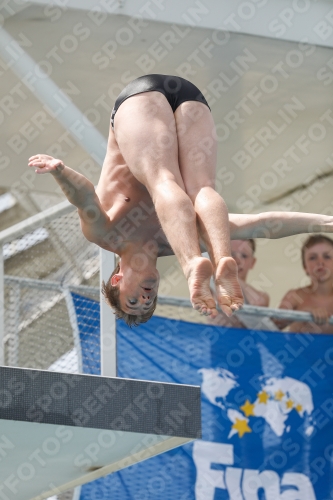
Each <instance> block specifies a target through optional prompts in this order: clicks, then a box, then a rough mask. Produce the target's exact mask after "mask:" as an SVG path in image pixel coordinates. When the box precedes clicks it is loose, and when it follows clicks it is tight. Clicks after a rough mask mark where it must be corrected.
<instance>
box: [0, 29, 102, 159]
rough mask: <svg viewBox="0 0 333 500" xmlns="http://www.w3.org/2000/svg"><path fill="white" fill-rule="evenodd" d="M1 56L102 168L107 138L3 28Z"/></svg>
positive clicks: (0, 46) (0, 39)
mask: <svg viewBox="0 0 333 500" xmlns="http://www.w3.org/2000/svg"><path fill="white" fill-rule="evenodd" d="M0 54H1V57H2V58H3V59H4V61H5V62H6V63H7V64H8V65H10V68H11V70H12V71H13V72H14V73H15V74H16V75H17V76H18V78H19V79H20V80H21V81H22V82H23V83H24V84H25V85H26V86H27V87H28V89H29V90H30V91H31V92H33V93H34V95H35V96H36V98H37V99H39V101H40V102H41V103H42V104H44V105H45V106H47V108H48V109H49V110H50V113H51V114H53V115H54V117H55V118H56V119H57V121H58V122H59V123H61V124H62V126H63V127H64V128H65V129H66V130H68V132H69V133H70V134H71V135H72V137H73V138H74V140H75V141H76V142H77V143H78V144H80V146H81V147H82V148H83V149H84V150H85V151H87V153H88V154H89V155H90V156H91V157H92V158H94V160H95V161H96V162H97V163H98V164H99V165H102V163H103V159H104V156H105V151H106V139H105V137H103V136H102V134H101V133H100V132H99V131H98V130H97V129H96V127H94V126H93V125H92V124H91V123H90V122H89V120H87V118H86V117H85V116H84V114H83V113H82V112H81V111H80V110H79V109H78V108H77V107H76V106H75V105H74V104H73V102H72V101H71V100H70V99H69V98H68V96H67V95H66V94H65V93H64V92H63V91H62V90H61V89H60V88H59V87H58V86H57V85H56V84H55V83H54V81H53V80H52V79H51V78H49V77H48V76H47V75H46V74H44V73H43V71H42V69H41V68H39V67H38V64H37V63H36V62H35V61H34V60H33V59H32V58H31V57H30V56H29V54H27V53H26V52H24V50H23V49H22V47H20V45H19V44H18V43H17V42H16V41H15V40H14V38H13V37H12V36H11V35H10V34H9V33H7V31H6V30H4V29H3V28H1V26H0ZM36 68H38V71H36Z"/></svg>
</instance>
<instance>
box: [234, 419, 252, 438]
mask: <svg viewBox="0 0 333 500" xmlns="http://www.w3.org/2000/svg"><path fill="white" fill-rule="evenodd" d="M232 429H235V430H236V431H237V432H238V437H243V436H244V434H245V433H246V432H252V430H251V429H250V427H249V426H248V425H247V421H246V420H239V419H238V418H236V422H235V423H234V424H233V426H232Z"/></svg>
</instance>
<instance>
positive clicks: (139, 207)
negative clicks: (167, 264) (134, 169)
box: [96, 128, 173, 257]
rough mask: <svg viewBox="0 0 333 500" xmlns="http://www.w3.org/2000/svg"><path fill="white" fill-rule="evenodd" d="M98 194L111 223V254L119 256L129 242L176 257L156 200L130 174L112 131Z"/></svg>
mask: <svg viewBox="0 0 333 500" xmlns="http://www.w3.org/2000/svg"><path fill="white" fill-rule="evenodd" d="M96 194H97V196H98V198H99V200H100V202H101V205H102V207H103V209H104V210H105V212H106V214H107V215H108V217H109V219H110V230H111V231H110V233H109V237H108V239H107V249H108V250H111V251H114V252H116V253H118V252H117V250H119V249H121V247H123V246H124V245H126V243H127V242H131V243H133V242H135V241H138V242H139V241H140V243H141V244H144V243H145V242H147V244H156V245H158V256H159V257H163V256H167V255H173V251H172V249H171V247H170V245H169V243H168V241H167V239H166V237H165V234H164V232H163V230H162V228H161V225H160V222H159V220H158V217H157V214H156V211H155V208H154V205H153V202H152V199H151V197H150V195H149V193H148V191H147V189H146V187H145V186H144V185H143V184H141V182H139V181H138V180H137V179H136V178H135V177H134V176H133V174H132V173H131V171H130V170H129V168H128V166H127V164H126V162H125V160H124V158H123V156H122V154H121V153H120V150H119V147H118V144H117V142H116V139H115V137H114V132H113V130H112V129H111V128H110V135H109V141H108V147H107V154H106V157H105V160H104V164H103V169H102V172H101V177H100V179H99V182H98V185H97V188H96Z"/></svg>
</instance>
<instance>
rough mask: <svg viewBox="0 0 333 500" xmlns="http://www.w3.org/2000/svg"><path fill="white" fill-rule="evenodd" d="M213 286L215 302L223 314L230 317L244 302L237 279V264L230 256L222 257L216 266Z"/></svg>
mask: <svg viewBox="0 0 333 500" xmlns="http://www.w3.org/2000/svg"><path fill="white" fill-rule="evenodd" d="M215 286H216V295H217V302H218V304H219V306H220V307H221V309H222V311H223V312H224V314H226V315H227V316H228V317H230V316H231V315H232V314H233V313H234V312H236V311H238V310H239V309H240V308H241V307H242V305H243V302H244V299H243V293H242V289H241V287H240V284H239V282H238V279H237V264H236V262H235V261H234V259H233V258H232V257H223V258H222V259H220V261H219V262H218V264H217V266H216V272H215Z"/></svg>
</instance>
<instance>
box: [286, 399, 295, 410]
mask: <svg viewBox="0 0 333 500" xmlns="http://www.w3.org/2000/svg"><path fill="white" fill-rule="evenodd" d="M293 406H294V402H293V401H292V400H291V399H288V401H286V407H287V408H292V407H293Z"/></svg>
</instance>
